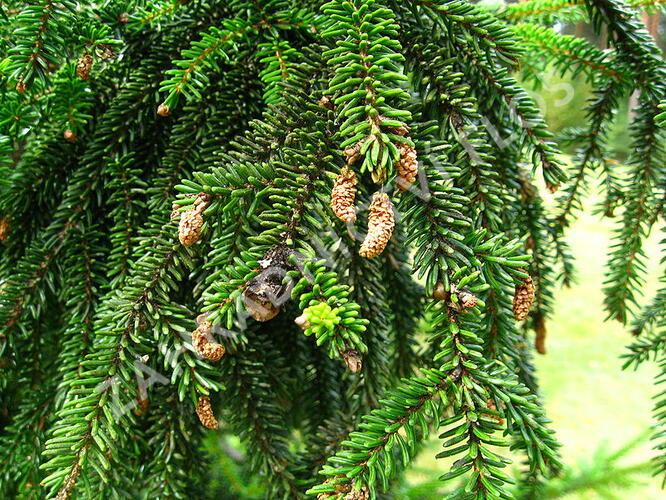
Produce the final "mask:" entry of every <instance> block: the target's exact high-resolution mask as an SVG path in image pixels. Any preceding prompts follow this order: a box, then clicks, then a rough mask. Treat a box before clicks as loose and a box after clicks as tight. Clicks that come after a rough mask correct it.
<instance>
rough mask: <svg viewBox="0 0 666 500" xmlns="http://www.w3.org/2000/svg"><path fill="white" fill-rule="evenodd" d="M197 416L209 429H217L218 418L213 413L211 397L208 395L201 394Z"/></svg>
mask: <svg viewBox="0 0 666 500" xmlns="http://www.w3.org/2000/svg"><path fill="white" fill-rule="evenodd" d="M197 416H198V417H199V422H201V425H203V426H204V427H206V428H207V429H217V426H218V424H217V419H216V418H215V415H214V414H213V409H212V408H211V406H210V398H209V397H208V396H201V397H200V398H199V403H198V404H197Z"/></svg>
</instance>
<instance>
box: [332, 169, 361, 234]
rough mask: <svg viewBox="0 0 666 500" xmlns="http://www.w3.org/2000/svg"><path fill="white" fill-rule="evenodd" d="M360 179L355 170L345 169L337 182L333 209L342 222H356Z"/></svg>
mask: <svg viewBox="0 0 666 500" xmlns="http://www.w3.org/2000/svg"><path fill="white" fill-rule="evenodd" d="M357 183H358V179H357V178H356V174H355V173H354V171H353V170H351V169H350V168H348V167H343V168H342V170H340V175H338V178H337V179H336V180H335V185H334V186H333V190H332V191H331V209H332V210H333V213H334V214H335V215H336V217H337V218H338V219H340V220H341V221H342V222H345V223H350V222H354V221H355V220H356V208H355V206H354V200H355V199H356V184H357Z"/></svg>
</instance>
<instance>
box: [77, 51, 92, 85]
mask: <svg viewBox="0 0 666 500" xmlns="http://www.w3.org/2000/svg"><path fill="white" fill-rule="evenodd" d="M92 64H93V56H92V54H88V53H85V54H83V55H82V56H81V59H79V62H78V64H77V65H76V75H77V76H78V77H79V78H80V79H81V80H88V79H89V78H90V70H91V69H92Z"/></svg>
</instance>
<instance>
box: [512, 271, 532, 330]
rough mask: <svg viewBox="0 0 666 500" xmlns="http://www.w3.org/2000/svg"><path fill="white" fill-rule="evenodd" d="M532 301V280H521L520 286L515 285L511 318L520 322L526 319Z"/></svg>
mask: <svg viewBox="0 0 666 500" xmlns="http://www.w3.org/2000/svg"><path fill="white" fill-rule="evenodd" d="M533 300H534V282H533V281H532V278H526V279H524V280H523V284H522V285H516V291H515V293H514V296H513V316H514V317H515V318H516V319H517V320H518V321H522V320H524V319H525V318H527V315H528V314H529V312H530V307H531V306H532V301H533Z"/></svg>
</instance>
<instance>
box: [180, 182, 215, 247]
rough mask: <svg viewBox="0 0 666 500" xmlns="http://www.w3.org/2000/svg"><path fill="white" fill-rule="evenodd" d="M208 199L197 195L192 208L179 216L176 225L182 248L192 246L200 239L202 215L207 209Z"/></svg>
mask: <svg viewBox="0 0 666 500" xmlns="http://www.w3.org/2000/svg"><path fill="white" fill-rule="evenodd" d="M209 201H210V197H209V196H208V195H207V194H206V193H199V196H197V199H196V200H194V203H193V204H192V206H191V207H190V208H189V210H187V211H186V212H183V213H182V214H181V216H180V223H179V224H178V239H179V240H180V243H181V244H182V245H183V246H186V247H189V246H191V245H194V244H195V243H196V242H197V241H199V238H200V237H201V228H202V227H203V223H204V220H203V213H204V210H206V208H207V207H208V203H209Z"/></svg>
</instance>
